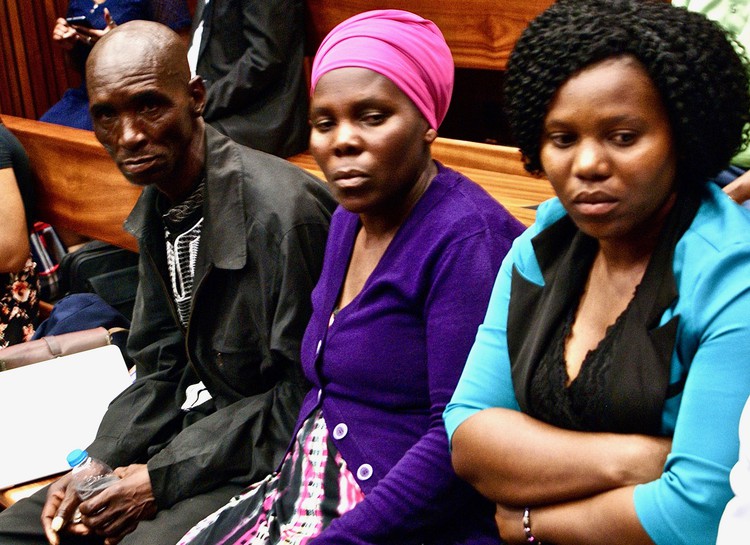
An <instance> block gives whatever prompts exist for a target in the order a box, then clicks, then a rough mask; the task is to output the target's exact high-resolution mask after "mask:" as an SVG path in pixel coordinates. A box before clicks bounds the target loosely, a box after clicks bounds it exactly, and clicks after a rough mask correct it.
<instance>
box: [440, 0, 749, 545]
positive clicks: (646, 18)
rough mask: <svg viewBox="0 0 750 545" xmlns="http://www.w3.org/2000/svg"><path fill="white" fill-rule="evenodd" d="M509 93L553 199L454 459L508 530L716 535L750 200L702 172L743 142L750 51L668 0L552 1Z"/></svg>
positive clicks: (522, 138)
mask: <svg viewBox="0 0 750 545" xmlns="http://www.w3.org/2000/svg"><path fill="white" fill-rule="evenodd" d="M705 82H712V85H708V84H706V83H705ZM506 92H507V94H506V97H507V101H508V102H507V104H508V108H509V113H510V120H511V125H512V127H513V130H514V133H515V137H516V139H517V141H518V143H519V145H520V148H521V150H522V152H523V155H524V158H525V161H526V167H527V169H529V170H530V171H532V172H539V171H541V172H544V173H545V174H546V175H547V177H548V179H549V181H550V183H551V184H552V187H553V188H554V190H555V193H556V194H557V198H556V199H552V200H550V201H548V202H546V203H544V204H542V205H541V206H540V207H539V210H538V212H537V219H536V223H535V224H534V226H533V227H531V228H529V230H527V231H526V233H524V234H523V235H522V236H521V237H520V238H519V239H518V240H517V241H516V243H515V244H514V246H513V249H512V250H511V252H510V254H509V255H508V258H507V259H506V260H505V262H504V263H503V266H502V268H501V270H500V274H499V276H498V279H497V281H496V283H495V287H494V291H493V293H492V298H491V299H490V304H489V308H488V311H487V316H486V317H485V320H484V323H483V324H482V326H481V327H480V329H479V332H478V333H477V339H476V342H475V343H474V346H473V348H472V350H471V354H470V355H469V359H468V362H467V364H466V369H465V370H464V373H463V375H462V376H461V380H460V382H459V384H458V387H457V388H456V392H455V394H454V396H453V398H452V400H451V403H450V404H449V406H448V408H447V410H446V413H445V421H446V425H447V429H448V434H449V436H450V437H451V444H452V448H453V465H454V467H455V468H456V471H457V472H458V474H459V475H461V476H462V477H464V478H465V479H467V480H468V481H469V482H470V483H471V484H473V485H474V486H475V487H476V488H477V489H478V490H479V491H480V492H482V493H483V494H484V495H485V496H486V497H488V498H489V499H491V500H492V501H494V502H496V503H497V513H496V521H497V523H498V527H499V529H500V534H501V537H502V538H503V539H505V540H506V541H507V542H508V543H509V544H520V543H525V542H540V541H541V542H542V543H555V544H556V545H566V544H576V545H586V544H602V543H618V544H651V543H656V544H658V545H676V544H690V545H702V544H705V545H708V544H712V543H713V540H714V539H715V537H716V530H717V527H718V524H719V517H720V515H721V512H722V509H723V507H724V505H726V503H727V500H728V499H729V497H730V495H731V491H730V488H729V470H730V468H731V467H732V465H733V464H734V463H735V462H736V460H737V422H738V420H739V417H740V412H741V410H742V406H743V404H744V403H745V400H746V399H747V397H748V394H750V367H749V366H748V365H747V362H748V361H750V320H748V309H750V214H748V213H747V211H746V210H743V209H742V208H740V207H738V206H736V205H735V204H734V203H733V202H732V201H731V200H730V199H729V198H728V197H727V196H726V195H725V194H724V193H723V192H722V191H721V190H720V189H719V188H718V187H717V186H716V185H715V184H713V183H708V181H709V180H710V179H711V178H712V177H713V176H714V175H715V174H716V173H717V172H719V170H721V169H722V168H724V167H725V166H726V165H727V164H728V162H729V160H730V158H731V157H732V156H733V155H734V153H735V152H736V151H737V149H738V148H739V147H740V146H741V145H742V144H743V134H742V128H743V126H744V125H745V123H746V122H747V121H748V118H749V117H750V96H749V94H748V76H747V73H746V71H745V68H744V65H743V61H742V60H741V59H740V57H739V56H738V54H737V53H736V52H735V50H734V49H733V47H732V44H731V43H730V41H729V40H728V39H727V37H726V33H725V31H724V30H722V29H721V28H720V27H719V26H718V25H716V24H715V23H712V22H711V21H709V20H707V19H706V18H705V17H704V16H702V15H699V14H697V13H691V12H688V11H685V10H683V9H679V8H675V7H672V6H671V5H670V4H668V3H665V2H643V1H638V0H588V1H586V2H581V1H580V0H570V1H569V0H561V1H559V2H557V3H555V4H554V5H553V6H552V7H550V8H549V9H548V10H547V11H545V12H544V13H543V14H542V15H540V16H539V17H538V18H537V19H536V20H534V21H533V22H532V23H531V24H530V25H529V27H528V28H527V29H526V30H525V31H524V33H523V34H522V36H521V38H520V40H519V41H518V42H517V44H516V47H515V49H514V51H513V53H512V55H511V58H510V63H509V67H508V79H507V89H506ZM708 135H710V136H711V137H710V138H707V136H708ZM665 462H666V463H665ZM524 507H525V509H524Z"/></svg>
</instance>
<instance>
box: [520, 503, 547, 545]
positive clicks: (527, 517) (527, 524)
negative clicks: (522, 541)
mask: <svg viewBox="0 0 750 545" xmlns="http://www.w3.org/2000/svg"><path fill="white" fill-rule="evenodd" d="M522 521H523V533H524V534H526V541H527V542H529V543H536V544H537V545H542V542H541V541H539V540H538V539H537V538H536V537H534V534H532V533H531V509H530V508H528V507H524V509H523V519H522Z"/></svg>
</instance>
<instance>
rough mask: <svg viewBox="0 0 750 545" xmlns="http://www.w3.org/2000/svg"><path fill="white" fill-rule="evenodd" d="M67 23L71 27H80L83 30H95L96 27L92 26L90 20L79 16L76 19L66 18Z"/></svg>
mask: <svg viewBox="0 0 750 545" xmlns="http://www.w3.org/2000/svg"><path fill="white" fill-rule="evenodd" d="M65 22H67V23H68V24H69V25H70V26H79V27H82V28H94V25H92V24H91V21H89V18H88V17H86V16H85V15H78V16H76V17H66V18H65Z"/></svg>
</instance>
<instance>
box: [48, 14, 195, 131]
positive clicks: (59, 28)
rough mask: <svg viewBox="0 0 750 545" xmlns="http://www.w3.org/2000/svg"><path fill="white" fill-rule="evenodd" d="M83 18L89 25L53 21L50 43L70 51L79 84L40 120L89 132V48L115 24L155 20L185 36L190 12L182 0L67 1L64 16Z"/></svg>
mask: <svg viewBox="0 0 750 545" xmlns="http://www.w3.org/2000/svg"><path fill="white" fill-rule="evenodd" d="M76 16H84V17H86V19H87V20H88V22H89V23H90V24H91V29H89V28H87V27H86V26H81V25H76V26H72V25H70V24H68V23H67V22H66V21H65V19H64V18H62V17H60V18H59V19H57V20H56V21H55V28H54V29H53V31H52V40H53V41H54V42H55V43H56V44H58V45H59V46H60V47H62V48H63V49H65V50H67V51H69V52H70V60H71V62H72V63H73V66H74V67H75V69H76V70H77V71H78V72H80V73H81V78H82V80H83V83H81V85H80V86H79V87H75V88H71V89H68V90H67V91H65V94H64V95H63V96H62V98H61V99H60V101H59V102H57V104H55V105H53V106H52V107H51V108H50V109H49V110H47V111H46V112H45V113H44V114H43V115H42V117H40V118H39V120H40V121H46V122H48V123H56V124H58V125H67V126H68V127H75V128H77V129H86V130H89V131H90V130H92V129H93V126H92V124H91V116H90V115H89V99H88V94H87V93H86V83H85V79H86V70H85V64H86V58H87V57H88V56H89V53H90V52H91V47H92V46H93V44H95V43H96V41H97V40H99V39H100V38H101V37H102V36H103V35H104V34H106V33H107V32H108V31H109V30H110V29H111V28H113V27H114V26H115V24H122V23H126V22H128V21H134V20H136V19H144V20H147V21H157V22H159V23H163V24H165V25H167V26H169V27H170V28H172V29H174V30H176V31H180V32H183V33H184V34H185V35H187V32H188V29H189V28H190V12H189V11H188V7H187V3H186V1H185V0H70V1H69V3H68V11H67V12H66V14H65V17H76Z"/></svg>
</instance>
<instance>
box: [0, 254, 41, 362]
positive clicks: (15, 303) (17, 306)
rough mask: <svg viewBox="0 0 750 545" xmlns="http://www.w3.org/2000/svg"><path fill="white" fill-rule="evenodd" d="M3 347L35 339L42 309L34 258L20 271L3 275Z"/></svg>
mask: <svg viewBox="0 0 750 545" xmlns="http://www.w3.org/2000/svg"><path fill="white" fill-rule="evenodd" d="M0 285H1V286H2V293H0V348H5V347H6V346H10V345H11V344H18V343H21V342H24V341H28V340H31V337H32V335H34V326H35V323H36V319H37V314H38V311H39V298H38V297H39V296H38V293H39V281H38V279H37V276H36V264H35V263H34V262H33V261H32V260H31V257H29V259H27V260H26V265H25V266H24V268H23V270H22V271H20V272H18V273H4V274H0Z"/></svg>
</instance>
